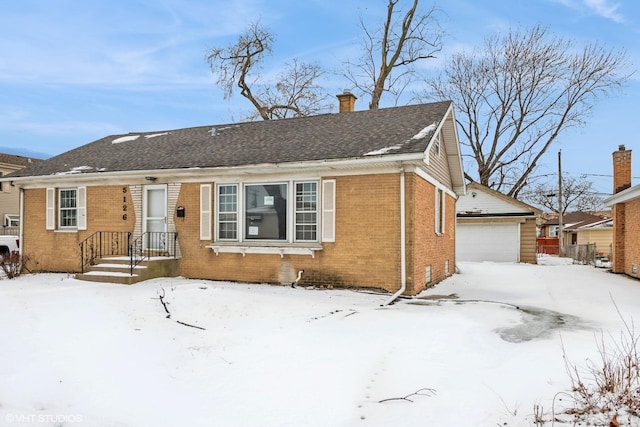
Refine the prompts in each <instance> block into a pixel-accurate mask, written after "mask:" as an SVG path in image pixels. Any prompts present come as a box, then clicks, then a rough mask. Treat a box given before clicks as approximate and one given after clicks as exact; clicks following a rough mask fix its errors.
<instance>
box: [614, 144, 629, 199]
mask: <svg viewBox="0 0 640 427" xmlns="http://www.w3.org/2000/svg"><path fill="white" fill-rule="evenodd" d="M629 187H631V150H627V149H626V148H624V145H620V146H618V151H614V152H613V193H614V194H615V193H619V192H621V191H622V190H626V189H627V188H629Z"/></svg>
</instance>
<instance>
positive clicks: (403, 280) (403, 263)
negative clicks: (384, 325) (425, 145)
mask: <svg viewBox="0 0 640 427" xmlns="http://www.w3.org/2000/svg"><path fill="white" fill-rule="evenodd" d="M404 187H405V186H404V169H403V170H402V171H401V172H400V289H398V290H397V291H396V293H395V294H393V295H392V296H391V298H389V300H388V301H387V302H385V303H384V304H382V305H383V306H387V305H389V304H391V303H393V302H394V301H395V300H396V299H398V297H399V296H400V295H402V294H403V293H404V291H405V290H406V289H407V248H406V237H405V231H406V221H405V206H404V205H405V202H404V199H405V197H404Z"/></svg>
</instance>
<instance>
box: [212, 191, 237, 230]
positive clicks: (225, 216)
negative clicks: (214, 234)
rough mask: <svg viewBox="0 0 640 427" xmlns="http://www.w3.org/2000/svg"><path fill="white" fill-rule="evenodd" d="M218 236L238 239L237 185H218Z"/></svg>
mask: <svg viewBox="0 0 640 427" xmlns="http://www.w3.org/2000/svg"><path fill="white" fill-rule="evenodd" d="M217 215H218V227H217V230H218V238H217V240H238V186H237V185H219V186H218V209H217Z"/></svg>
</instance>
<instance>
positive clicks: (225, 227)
mask: <svg viewBox="0 0 640 427" xmlns="http://www.w3.org/2000/svg"><path fill="white" fill-rule="evenodd" d="M319 220H320V212H319V183H318V182H317V181H286V182H269V183H245V184H218V185H217V186H216V217H215V226H216V234H215V240H216V241H218V242H225V241H236V242H239V241H266V242H317V241H318V240H319Z"/></svg>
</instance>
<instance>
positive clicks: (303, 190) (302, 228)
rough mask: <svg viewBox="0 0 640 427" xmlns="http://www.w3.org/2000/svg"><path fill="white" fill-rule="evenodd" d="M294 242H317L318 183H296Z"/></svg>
mask: <svg viewBox="0 0 640 427" xmlns="http://www.w3.org/2000/svg"><path fill="white" fill-rule="evenodd" d="M295 221H296V224H295V230H296V240H298V241H316V240H318V183H317V182H298V183H296V219H295Z"/></svg>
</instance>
